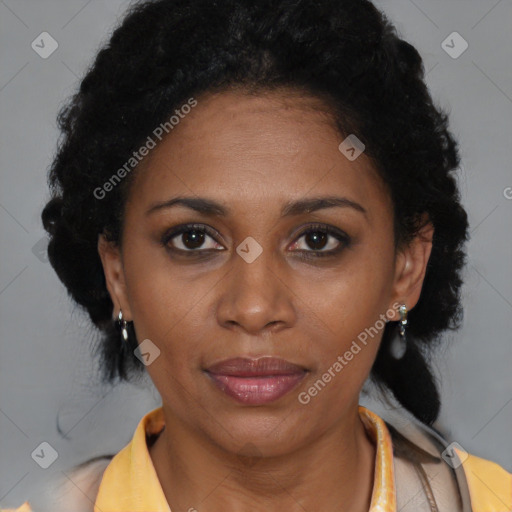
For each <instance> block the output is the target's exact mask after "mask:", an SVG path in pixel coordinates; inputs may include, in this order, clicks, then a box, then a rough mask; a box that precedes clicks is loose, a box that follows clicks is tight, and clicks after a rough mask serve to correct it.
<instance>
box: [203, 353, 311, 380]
mask: <svg viewBox="0 0 512 512" xmlns="http://www.w3.org/2000/svg"><path fill="white" fill-rule="evenodd" d="M206 371H207V372H209V373H214V374H218V375H232V376H235V377H254V376H269V375H295V374H298V373H303V372H305V371H306V368H304V367H302V366H299V365H297V364H294V363H291V362H290V361H286V360H285V359H281V358H279V357H271V356H264V357H259V358H257V359H253V358H248V357H235V358H232V359H224V360H223V361H220V362H219V363H216V364H214V365H212V366H209V367H208V368H207V369H206Z"/></svg>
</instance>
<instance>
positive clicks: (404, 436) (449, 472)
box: [387, 422, 512, 512]
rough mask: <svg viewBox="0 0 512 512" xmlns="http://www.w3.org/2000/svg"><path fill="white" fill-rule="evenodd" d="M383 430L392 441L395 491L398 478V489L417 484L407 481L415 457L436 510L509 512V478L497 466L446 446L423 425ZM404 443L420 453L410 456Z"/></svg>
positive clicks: (511, 480) (511, 494) (511, 503)
mask: <svg viewBox="0 0 512 512" xmlns="http://www.w3.org/2000/svg"><path fill="white" fill-rule="evenodd" d="M387 426H388V428H390V433H391V435H392V439H393V449H394V453H395V467H396V469H397V475H396V477H397V478H396V480H397V482H396V483H397V487H398V486H399V484H400V478H402V489H404V488H405V489H406V490H407V489H408V488H409V489H412V486H413V483H412V482H416V484H417V482H418V478H412V477H411V474H414V473H415V470H414V468H413V464H412V463H411V459H415V457H416V461H418V462H419V463H420V465H421V468H422V470H423V471H424V472H425V476H426V477H427V478H428V484H427V486H428V485H430V487H431V490H432V493H433V495H434V497H435V500H436V501H437V502H438V505H440V510H453V511H455V510H463V509H464V510H466V508H468V506H470V507H471V510H473V512H505V511H512V474H511V473H509V472H508V471H507V470H505V469H504V468H503V467H501V466H500V465H499V464H497V463H495V462H493V461H491V460H487V459H484V458H481V457H477V456H476V455H473V454H471V453H468V452H466V451H464V450H463V449H462V448H461V447H460V446H459V445H458V444H457V443H450V444H449V443H448V442H447V441H446V440H445V439H443V437H442V436H441V435H440V434H439V433H438V432H437V431H436V430H434V429H432V428H429V427H426V426H425V425H423V424H419V423H414V422H402V423H401V424H397V423H395V425H394V428H393V423H392V422H391V423H388V422H387ZM404 440H405V441H404ZM407 443H412V444H413V445H414V447H417V448H418V449H419V450H420V451H419V452H415V453H414V454H413V455H411V452H413V451H414V448H413V447H412V446H411V444H407ZM421 452H423V453H421ZM418 454H419V455H418ZM407 474H408V476H407ZM397 491H398V489H397ZM420 494H424V493H420Z"/></svg>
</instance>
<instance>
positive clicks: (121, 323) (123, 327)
mask: <svg viewBox="0 0 512 512" xmlns="http://www.w3.org/2000/svg"><path fill="white" fill-rule="evenodd" d="M117 324H118V326H119V327H120V328H121V335H122V336H123V340H124V341H128V329H127V326H128V322H127V321H126V320H124V319H123V312H122V311H121V310H119V315H118V316H117Z"/></svg>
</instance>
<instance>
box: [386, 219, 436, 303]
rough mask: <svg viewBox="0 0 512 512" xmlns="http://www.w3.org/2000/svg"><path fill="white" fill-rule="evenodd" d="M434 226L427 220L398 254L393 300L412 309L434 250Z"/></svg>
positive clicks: (418, 295)
mask: <svg viewBox="0 0 512 512" xmlns="http://www.w3.org/2000/svg"><path fill="white" fill-rule="evenodd" d="M433 237H434V226H433V225H432V223H431V222H425V223H424V224H423V226H422V228H421V229H420V230H419V232H418V234H417V235H416V236H415V237H414V239H413V240H412V241H411V242H410V243H409V244H408V245H407V246H406V247H404V248H403V249H402V250H401V251H400V252H399V253H398V255H397V258H396V266H395V283H394V298H393V301H398V302H400V303H401V304H405V305H406V306H407V309H408V310H411V309H412V308H413V307H414V306H415V305H416V304H417V302H418V300H419V298H420V294H421V289H422V287H423V281H424V278H425V273H426V271H427V264H428V261H429V258H430V254H431V251H432V242H433Z"/></svg>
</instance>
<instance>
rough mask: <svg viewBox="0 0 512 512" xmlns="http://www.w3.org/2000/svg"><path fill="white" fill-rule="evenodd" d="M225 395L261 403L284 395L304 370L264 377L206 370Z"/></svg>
mask: <svg viewBox="0 0 512 512" xmlns="http://www.w3.org/2000/svg"><path fill="white" fill-rule="evenodd" d="M206 373H207V374H208V375H209V377H210V378H211V379H212V381H213V383H214V384H215V385H216V386H217V387H218V388H219V389H220V390H221V391H224V393H226V395H228V396H230V397H231V398H234V399H235V400H236V401H238V402H241V403H244V404H248V405H261V404H267V403H269V402H274V401H275V400H277V399H279V398H281V397H282V396H284V395H286V393H288V392H290V391H291V390H292V389H293V388H294V387H295V386H297V384H298V383H299V382H300V381H301V380H302V379H303V378H304V376H305V375H306V372H303V373H294V374H292V375H271V376H266V377H234V376H232V375H218V374H213V373H210V372H206Z"/></svg>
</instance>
